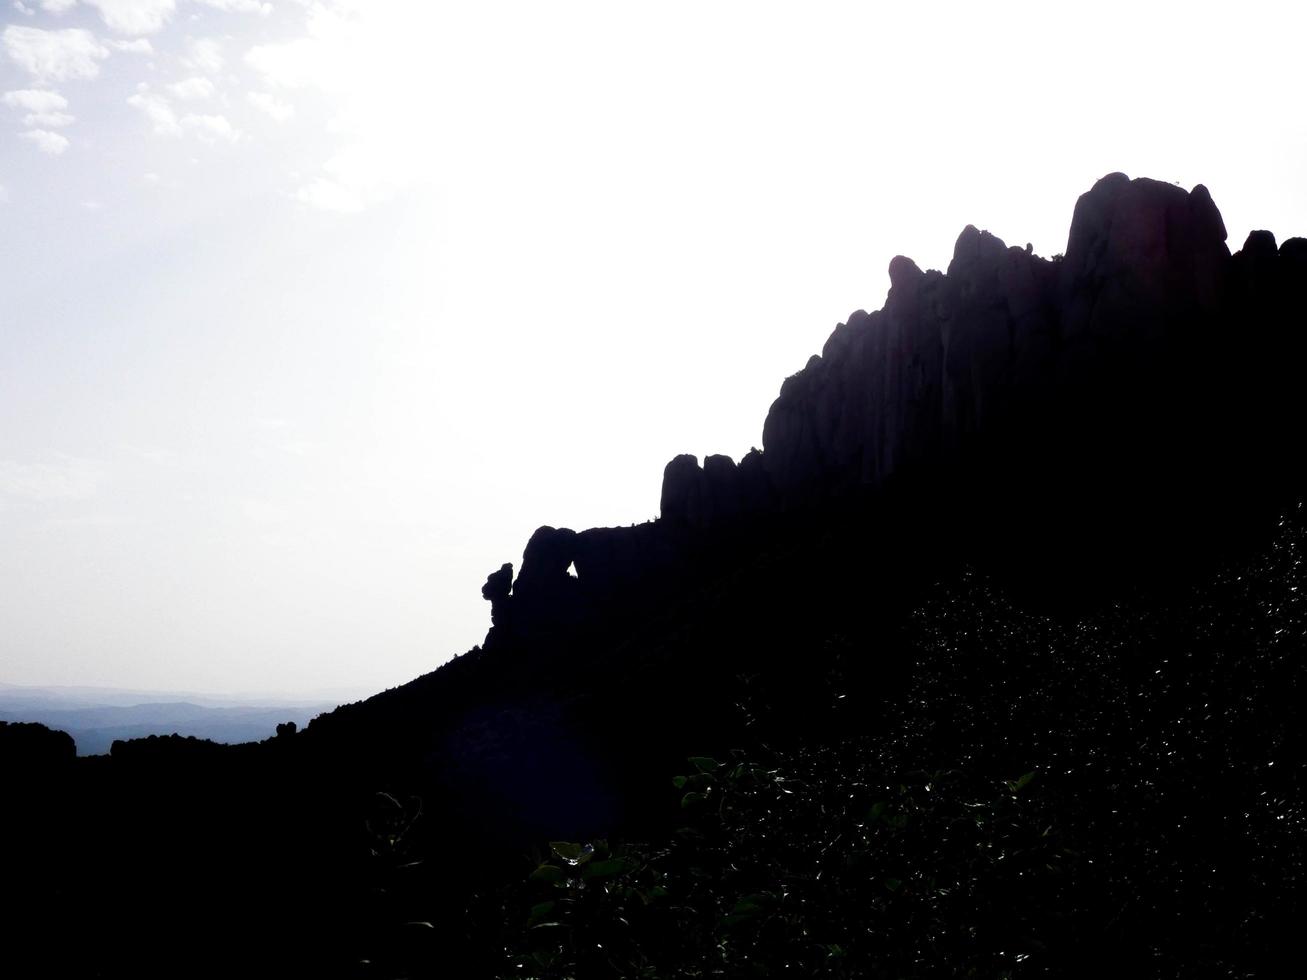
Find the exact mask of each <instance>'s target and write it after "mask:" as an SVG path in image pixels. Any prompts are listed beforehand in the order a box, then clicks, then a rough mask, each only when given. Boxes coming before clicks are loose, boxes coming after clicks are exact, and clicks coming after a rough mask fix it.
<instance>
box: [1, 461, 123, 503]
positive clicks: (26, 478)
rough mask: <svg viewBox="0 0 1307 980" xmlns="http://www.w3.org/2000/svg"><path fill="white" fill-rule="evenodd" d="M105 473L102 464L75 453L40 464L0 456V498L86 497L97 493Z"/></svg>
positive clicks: (61, 498)
mask: <svg viewBox="0 0 1307 980" xmlns="http://www.w3.org/2000/svg"><path fill="white" fill-rule="evenodd" d="M105 476H106V474H105V470H104V466H103V464H101V463H98V462H96V461H95V460H90V459H82V458H79V457H75V456H63V455H59V456H56V457H55V458H54V459H53V460H52V461H50V462H42V463H33V462H23V461H21V460H13V459H0V497H11V498H18V499H24V500H35V501H42V502H44V501H52V500H86V499H88V498H90V497H94V496H95V495H96V494H97V493H98V492H99V490H100V487H101V485H102V484H103V483H104V480H105Z"/></svg>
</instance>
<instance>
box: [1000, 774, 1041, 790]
mask: <svg viewBox="0 0 1307 980" xmlns="http://www.w3.org/2000/svg"><path fill="white" fill-rule="evenodd" d="M1037 771H1038V770H1035V769H1032V770H1030V772H1028V773H1026V774H1025V775H1024V776H1022V777H1021V778H1020V779H1017V780H1015V781H1013V780H1009V781H1008V784H1007V788H1008V789H1009V790H1010V791H1011V792H1013V793H1020V792H1021V791H1022V790H1023V789H1025V788H1026V787H1027V786H1029V785H1030V781H1031V780H1032V779H1034V778H1035V774H1036V772H1037Z"/></svg>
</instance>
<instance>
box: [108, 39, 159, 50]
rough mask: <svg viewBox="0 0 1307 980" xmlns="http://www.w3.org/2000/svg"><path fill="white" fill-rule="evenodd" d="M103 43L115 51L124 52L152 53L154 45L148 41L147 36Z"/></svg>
mask: <svg viewBox="0 0 1307 980" xmlns="http://www.w3.org/2000/svg"><path fill="white" fill-rule="evenodd" d="M104 43H105V44H107V45H109V47H111V48H113V49H114V50H115V51H121V52H123V53H124V54H154V45H153V44H151V43H150V39H149V38H148V37H137V38H133V39H132V40H130V41H117V40H113V41H105V42H104Z"/></svg>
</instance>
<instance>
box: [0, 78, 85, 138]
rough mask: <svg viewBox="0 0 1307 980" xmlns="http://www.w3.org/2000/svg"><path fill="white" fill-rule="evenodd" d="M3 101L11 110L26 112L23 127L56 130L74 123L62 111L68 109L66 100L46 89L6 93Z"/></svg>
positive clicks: (26, 89) (19, 90)
mask: <svg viewBox="0 0 1307 980" xmlns="http://www.w3.org/2000/svg"><path fill="white" fill-rule="evenodd" d="M3 101H4V104H5V105H7V106H8V107H9V108H11V109H24V110H26V112H27V115H25V116H23V125H24V126H28V127H31V128H34V129H58V128H60V127H61V126H70V125H72V124H73V123H74V122H76V120H75V119H74V117H72V116H70V115H69V114H68V113H66V112H64V111H63V110H64V109H67V108H68V100H67V99H65V98H64V97H63V96H62V95H60V94H59V93H58V92H51V91H50V90H48V89H32V88H24V89H18V90H16V91H13V92H6V93H5V94H4V99H3ZM51 135H53V134H51Z"/></svg>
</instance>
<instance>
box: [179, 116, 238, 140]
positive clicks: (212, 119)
mask: <svg viewBox="0 0 1307 980" xmlns="http://www.w3.org/2000/svg"><path fill="white" fill-rule="evenodd" d="M181 124H182V128H183V129H185V130H186V131H187V132H191V133H194V134H195V135H196V136H197V137H199V138H200V139H201V140H203V141H204V142H206V143H236V142H239V141H240V138H241V132H240V130H238V129H236V128H235V127H234V126H232V124H231V121H230V120H228V119H227V117H226V116H206V115H188V116H182V119H181Z"/></svg>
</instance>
